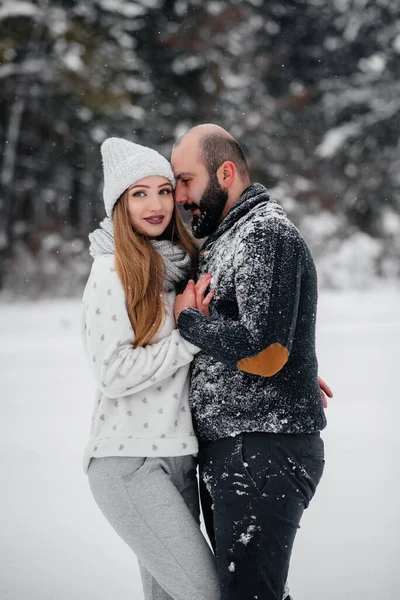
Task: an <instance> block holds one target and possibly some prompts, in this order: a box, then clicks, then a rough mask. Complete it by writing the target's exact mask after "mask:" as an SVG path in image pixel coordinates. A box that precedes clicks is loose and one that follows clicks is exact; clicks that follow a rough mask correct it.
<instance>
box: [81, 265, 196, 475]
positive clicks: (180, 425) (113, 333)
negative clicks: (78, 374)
mask: <svg viewBox="0 0 400 600" xmlns="http://www.w3.org/2000/svg"><path fill="white" fill-rule="evenodd" d="M164 300H165V308H166V316H165V319H164V322H163V324H162V326H161V328H160V330H159V331H158V332H157V334H156V335H155V336H154V337H153V339H152V340H151V343H149V344H147V345H146V346H143V347H138V348H134V347H133V341H134V332H133V330H132V326H131V323H130V320H129V317H128V313H127V311H126V305H125V293H124V289H123V287H122V284H121V281H120V279H119V276H118V273H117V271H116V269H115V263H114V256H113V255H103V256H100V257H98V258H96V259H95V260H94V262H93V266H92V270H91V273H90V276H89V279H88V282H87V285H86V288H85V291H84V294H83V325H82V327H83V336H84V344H85V347H86V351H87V355H88V360H89V364H90V366H91V369H92V371H93V374H94V377H95V381H96V386H97V391H96V396H95V406H94V410H93V417H92V424H91V431H90V439H89V442H88V444H87V446H86V448H85V451H84V470H85V472H87V469H88V466H89V463H90V460H91V458H92V457H104V456H144V457H148V456H150V457H151V456H153V457H155V456H183V455H185V454H196V453H197V451H198V445H197V439H196V437H195V433H194V431H193V425H192V418H191V414H190V410H189V402H188V397H189V366H190V362H191V361H192V359H193V356H194V355H195V354H196V353H197V352H198V351H199V349H198V348H197V346H194V345H193V344H191V343H190V342H187V341H186V340H184V339H183V338H182V337H181V335H180V334H179V332H178V331H177V329H176V328H175V318H174V314H173V306H174V300H175V292H169V293H165V294H164Z"/></svg>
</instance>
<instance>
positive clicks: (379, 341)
mask: <svg viewBox="0 0 400 600" xmlns="http://www.w3.org/2000/svg"><path fill="white" fill-rule="evenodd" d="M79 311H80V305H79V302H77V301H57V302H41V303H38V304H32V303H30V304H14V305H12V304H10V305H6V304H1V305H0V365H1V366H0V373H1V392H2V393H1V401H0V446H1V452H2V460H1V462H2V464H1V467H2V468H1V494H0V527H1V532H2V534H1V539H2V541H1V547H0V597H1V599H2V600H28V599H29V600H110V599H111V598H118V600H141V599H142V593H141V586H140V580H139V574H138V569H137V566H136V561H135V558H134V556H133V555H132V554H131V552H130V550H129V549H128V548H127V547H125V545H124V543H123V542H122V541H121V540H120V539H119V538H118V536H117V535H116V534H115V533H114V531H113V530H112V529H111V527H110V526H109V525H108V523H107V522H106V521H105V519H104V518H103V516H102V515H101V513H100V512H99V510H98V508H97V506H96V505H95V503H94V500H93V499H92V497H91V494H90V491H89V487H88V484H87V479H86V476H85V475H84V474H83V472H82V467H81V455H82V449H83V446H84V445H85V443H86V438H87V433H88V429H89V420H90V415H91V409H92V398H93V382H92V379H91V375H90V374H89V371H88V369H87V368H86V362H85V357H84V354H83V351H82V348H81V341H80V337H79ZM318 355H319V361H320V374H321V375H322V376H323V377H324V378H325V379H326V380H327V381H328V382H329V383H330V384H331V386H332V388H333V390H334V392H335V398H334V400H332V401H331V402H330V406H329V408H328V413H327V414H328V419H329V425H328V428H327V429H326V430H325V433H324V439H325V445H326V453H327V466H326V471H325V475H324V477H323V480H322V482H321V484H320V487H319V490H318V492H317V495H316V497H315V499H314V501H313V502H312V503H311V505H310V508H309V509H308V511H306V514H305V516H304V519H303V523H302V528H301V530H300V531H299V534H298V538H297V541H296V545H295V549H294V554H293V559H292V569H291V573H290V584H291V588H292V592H293V596H294V598H295V600H320V599H321V598H323V599H324V600H339V599H345V598H349V599H351V600H389V599H390V600H393V598H397V593H398V592H399V591H400V569H399V568H398V557H399V555H400V542H399V534H400V511H399V508H398V505H399V502H398V492H399V475H398V473H399V469H398V463H397V460H398V455H399V452H400V436H399V423H400V408H399V404H400V402H399V387H400V386H399V383H398V380H397V369H398V368H399V358H400V292H399V291H398V292H395V291H385V292H380V293H378V292H369V293H365V294H362V293H354V292H352V293H341V294H333V293H332V294H326V293H325V294H322V295H321V298H320V310H319V329H318ZM188 600H190V599H188Z"/></svg>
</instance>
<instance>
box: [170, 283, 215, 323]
mask: <svg viewBox="0 0 400 600" xmlns="http://www.w3.org/2000/svg"><path fill="white" fill-rule="evenodd" d="M210 281H211V273H204V274H203V275H202V276H201V277H200V279H199V280H198V282H197V283H196V284H195V283H194V281H193V279H190V281H188V283H187V286H186V288H185V289H184V290H183V292H182V294H178V296H177V297H176V298H175V306H174V314H175V320H176V321H178V317H179V315H180V314H181V312H182V311H183V309H184V308H197V310H199V311H200V312H202V313H203V315H206V316H209V314H210V311H209V307H210V302H211V300H212V299H213V297H214V293H215V291H214V290H212V291H211V292H209V293H208V294H207V296H205V297H204V294H205V293H206V290H207V288H208V286H209V285H210Z"/></svg>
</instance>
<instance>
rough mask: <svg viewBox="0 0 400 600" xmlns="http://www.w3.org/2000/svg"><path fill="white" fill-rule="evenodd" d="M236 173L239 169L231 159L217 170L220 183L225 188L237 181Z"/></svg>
mask: <svg viewBox="0 0 400 600" xmlns="http://www.w3.org/2000/svg"><path fill="white" fill-rule="evenodd" d="M236 173H237V170H236V167H235V163H233V162H232V161H230V160H226V161H225V162H223V163H222V165H221V166H220V167H219V168H218V170H217V178H218V183H219V185H220V186H221V187H222V188H223V189H224V190H227V189H228V188H229V187H230V186H231V185H232V183H233V182H234V181H235V177H236Z"/></svg>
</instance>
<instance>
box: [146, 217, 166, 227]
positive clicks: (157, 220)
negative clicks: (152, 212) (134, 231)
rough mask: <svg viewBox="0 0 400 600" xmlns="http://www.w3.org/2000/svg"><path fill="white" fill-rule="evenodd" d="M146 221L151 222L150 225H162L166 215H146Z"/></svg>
mask: <svg viewBox="0 0 400 600" xmlns="http://www.w3.org/2000/svg"><path fill="white" fill-rule="evenodd" d="M145 221H147V222H148V223H150V225H161V223H162V222H163V221H164V217H162V216H159V217H146V218H145Z"/></svg>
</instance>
